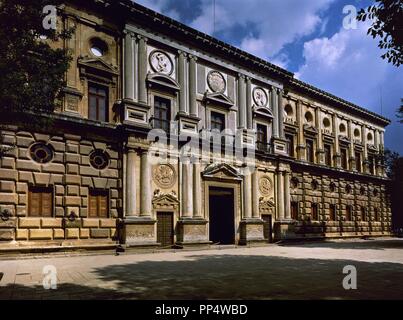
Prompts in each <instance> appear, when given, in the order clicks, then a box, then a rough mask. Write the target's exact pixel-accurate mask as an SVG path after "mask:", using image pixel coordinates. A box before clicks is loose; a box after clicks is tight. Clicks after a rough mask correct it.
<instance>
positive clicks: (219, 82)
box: [207, 71, 226, 93]
mask: <svg viewBox="0 0 403 320" xmlns="http://www.w3.org/2000/svg"><path fill="white" fill-rule="evenodd" d="M207 84H208V86H209V87H210V89H211V91H213V92H221V93H222V92H224V91H225V88H226V83H225V79H224V76H223V75H222V74H221V73H220V72H218V71H210V72H209V74H208V75H207Z"/></svg>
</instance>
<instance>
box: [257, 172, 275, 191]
mask: <svg viewBox="0 0 403 320" xmlns="http://www.w3.org/2000/svg"><path fill="white" fill-rule="evenodd" d="M259 191H260V194H261V195H262V196H270V195H271V194H272V192H273V183H272V181H271V179H270V178H269V177H267V176H263V177H260V179H259Z"/></svg>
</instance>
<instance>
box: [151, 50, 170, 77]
mask: <svg viewBox="0 0 403 320" xmlns="http://www.w3.org/2000/svg"><path fill="white" fill-rule="evenodd" d="M149 60H150V66H151V68H152V69H153V70H154V71H155V72H158V73H162V74H166V75H168V76H170V75H171V74H172V72H173V70H174V64H173V62H172V59H171V57H170V56H169V55H168V54H167V53H165V52H163V51H160V50H154V51H152V52H151V53H150V56H149Z"/></svg>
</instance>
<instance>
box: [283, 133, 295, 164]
mask: <svg viewBox="0 0 403 320" xmlns="http://www.w3.org/2000/svg"><path fill="white" fill-rule="evenodd" d="M285 139H286V140H287V142H288V144H287V148H288V150H287V151H288V155H289V156H290V157H293V158H294V136H293V135H292V134H286V135H285Z"/></svg>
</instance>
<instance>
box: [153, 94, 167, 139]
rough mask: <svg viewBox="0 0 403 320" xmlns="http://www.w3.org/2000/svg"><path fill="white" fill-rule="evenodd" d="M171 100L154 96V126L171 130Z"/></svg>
mask: <svg viewBox="0 0 403 320" xmlns="http://www.w3.org/2000/svg"><path fill="white" fill-rule="evenodd" d="M170 113H171V101H170V100H168V99H163V98H160V97H154V128H155V129H162V130H164V131H165V132H168V131H169V122H170V118H171V117H170Z"/></svg>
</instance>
